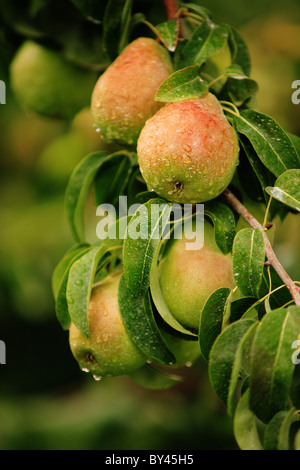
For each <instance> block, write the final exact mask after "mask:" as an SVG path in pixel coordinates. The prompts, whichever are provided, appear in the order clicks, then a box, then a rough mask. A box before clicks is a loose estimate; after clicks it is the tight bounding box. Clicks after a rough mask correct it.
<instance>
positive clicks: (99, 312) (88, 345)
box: [69, 274, 147, 379]
mask: <svg viewBox="0 0 300 470" xmlns="http://www.w3.org/2000/svg"><path fill="white" fill-rule="evenodd" d="M120 276H121V275H120V274H115V275H112V276H109V277H108V278H105V279H104V280H103V281H101V282H100V283H99V284H97V285H96V286H95V287H94V288H93V290H92V295H91V300H90V305H89V313H88V316H89V328H90V337H89V338H86V337H85V336H83V335H82V334H81V333H80V332H79V331H78V330H77V328H76V327H75V325H74V324H73V323H72V324H71V326H70V331H69V343H70V348H71V351H72V353H73V356H74V357H75V359H76V360H77V362H78V364H79V366H80V368H81V369H82V370H84V371H86V372H90V373H91V374H92V375H93V376H94V377H95V378H98V379H99V378H100V377H105V376H117V375H124V374H130V373H131V372H133V371H135V370H136V369H138V368H140V367H141V366H143V365H144V364H145V362H146V360H147V358H146V356H145V355H144V354H143V353H142V352H141V351H140V350H139V349H138V348H137V347H136V346H135V345H134V344H133V342H132V341H131V339H130V337H129V335H128V333H127V332H126V330H125V327H124V325H123V322H122V318H121V315H120V310H119V305H118V285H119V280H120Z"/></svg>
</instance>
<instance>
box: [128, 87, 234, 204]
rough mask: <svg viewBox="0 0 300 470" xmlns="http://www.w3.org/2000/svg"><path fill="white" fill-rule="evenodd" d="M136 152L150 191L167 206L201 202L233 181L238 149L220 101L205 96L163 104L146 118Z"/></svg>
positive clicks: (213, 196)
mask: <svg viewBox="0 0 300 470" xmlns="http://www.w3.org/2000/svg"><path fill="white" fill-rule="evenodd" d="M137 153H138V162H139V166H140V170H141V173H142V175H143V178H144V180H145V182H146V184H147V187H148V189H149V191H151V190H152V191H155V192H156V193H157V194H158V195H159V196H161V197H163V198H164V199H166V200H168V201H171V202H177V203H201V202H206V201H209V200H210V199H214V198H216V197H217V196H219V195H220V194H221V193H222V192H223V191H224V189H226V187H227V186H228V185H229V183H230V182H231V180H232V178H233V175H234V172H235V169H236V166H237V164H238V155H239V144H238V139H237V136H236V133H235V131H234V129H233V127H232V126H231V125H230V124H229V122H228V121H227V119H226V117H225V115H224V113H223V110H222V107H221V105H220V103H219V101H218V99H217V98H216V97H215V96H214V95H213V94H211V93H208V94H207V95H205V96H204V97H202V98H200V99H196V100H189V101H180V102H176V103H170V104H167V105H165V106H164V107H163V108H162V109H160V110H159V111H158V112H157V113H156V114H155V115H154V116H153V117H152V118H150V119H148V121H147V122H146V124H145V126H144V128H143V130H142V132H141V134H140V136H139V139H138V145H137Z"/></svg>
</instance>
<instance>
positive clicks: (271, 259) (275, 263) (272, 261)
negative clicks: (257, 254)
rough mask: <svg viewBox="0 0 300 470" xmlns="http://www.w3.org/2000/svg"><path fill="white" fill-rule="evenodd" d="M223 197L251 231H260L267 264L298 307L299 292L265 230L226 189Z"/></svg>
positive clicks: (299, 303) (299, 301) (299, 304)
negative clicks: (273, 270)
mask: <svg viewBox="0 0 300 470" xmlns="http://www.w3.org/2000/svg"><path fill="white" fill-rule="evenodd" d="M223 196H224V198H225V199H226V201H227V202H228V204H229V205H230V206H231V207H232V208H233V209H234V210H235V211H236V212H237V213H238V214H239V215H240V216H241V217H243V219H244V220H245V221H246V222H247V223H248V224H249V225H250V227H252V228H253V229H256V228H259V229H260V230H261V231H262V234H263V236H264V241H265V248H266V256H267V258H268V263H269V265H270V266H272V267H273V268H274V269H275V271H276V272H277V274H278V275H279V277H280V278H281V279H282V281H283V282H284V284H285V285H286V287H287V289H288V290H289V292H290V294H291V296H292V298H293V300H294V302H295V304H296V305H297V306H300V290H299V288H298V287H297V286H296V284H295V283H294V282H293V280H292V279H291V278H290V276H289V275H288V274H287V272H286V271H285V269H284V268H283V266H282V265H281V263H280V262H279V260H278V258H277V256H276V255H275V253H274V250H273V248H272V245H271V243H270V241H269V239H268V236H267V228H266V227H263V226H262V225H261V224H260V223H259V222H258V221H257V220H256V219H255V217H253V215H252V214H250V212H249V211H248V210H247V209H246V207H245V206H243V204H242V203H241V202H240V201H239V200H238V199H237V198H236V196H235V195H234V194H233V193H232V192H231V191H230V190H229V189H228V188H227V189H225V191H224V192H223Z"/></svg>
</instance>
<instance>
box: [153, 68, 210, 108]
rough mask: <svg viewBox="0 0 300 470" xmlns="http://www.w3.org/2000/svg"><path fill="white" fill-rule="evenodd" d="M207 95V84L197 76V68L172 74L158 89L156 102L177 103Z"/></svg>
mask: <svg viewBox="0 0 300 470" xmlns="http://www.w3.org/2000/svg"><path fill="white" fill-rule="evenodd" d="M206 93H208V86H207V83H205V81H204V80H203V79H202V78H201V77H200V76H199V66H198V65H194V66H193V67H187V68H185V69H181V70H178V71H177V72H174V73H173V74H172V75H170V77H168V78H167V79H166V80H165V81H164V82H163V83H162V84H161V85H160V87H159V89H158V91H157V93H156V95H155V100H156V101H162V102H177V101H183V100H192V99H197V98H200V97H201V96H203V95H205V94H206Z"/></svg>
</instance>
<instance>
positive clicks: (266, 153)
mask: <svg viewBox="0 0 300 470" xmlns="http://www.w3.org/2000/svg"><path fill="white" fill-rule="evenodd" d="M233 125H234V127H235V128H236V130H237V132H239V133H241V134H244V135H246V137H247V138H248V139H249V140H250V142H251V144H252V145H253V147H254V149H255V151H256V153H257V155H258V157H259V158H260V160H261V161H262V163H263V164H264V166H265V167H267V168H268V170H270V171H271V172H272V173H274V174H275V175H276V176H277V177H278V176H280V175H281V174H282V173H284V172H285V171H286V170H289V169H292V168H299V157H298V155H297V152H296V150H295V147H294V146H293V144H292V142H291V140H290V138H289V137H288V135H287V134H286V133H285V132H284V131H283V130H282V129H281V127H280V126H279V125H278V124H277V122H276V121H274V119H272V118H271V117H269V116H267V115H265V114H262V113H259V112H257V111H254V110H253V109H248V110H245V111H242V112H241V113H240V115H239V116H235V117H234V120H233Z"/></svg>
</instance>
